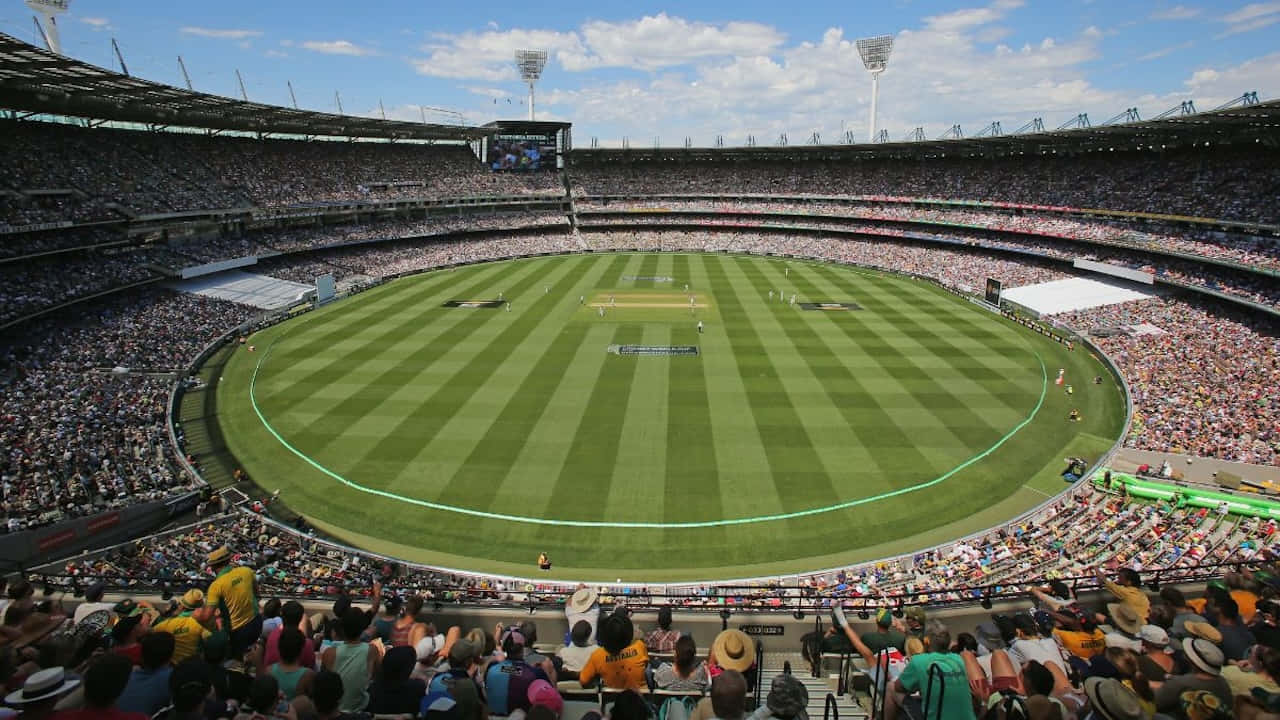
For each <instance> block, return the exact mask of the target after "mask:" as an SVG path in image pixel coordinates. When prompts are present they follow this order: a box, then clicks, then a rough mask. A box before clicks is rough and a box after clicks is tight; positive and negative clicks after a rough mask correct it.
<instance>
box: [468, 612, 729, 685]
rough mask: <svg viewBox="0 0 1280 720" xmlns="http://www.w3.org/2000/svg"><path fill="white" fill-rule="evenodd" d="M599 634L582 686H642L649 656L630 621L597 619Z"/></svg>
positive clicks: (621, 614) (609, 617) (619, 617)
mask: <svg viewBox="0 0 1280 720" xmlns="http://www.w3.org/2000/svg"><path fill="white" fill-rule="evenodd" d="M599 635H600V647H598V648H596V650H595V652H593V653H591V656H590V657H589V658H588V659H587V664H586V665H584V666H583V668H582V672H581V673H579V675H578V682H580V683H581V684H582V687H584V688H585V687H592V684H593V683H594V682H595V681H596V678H600V680H601V682H602V683H604V686H605V687H610V688H619V689H622V688H640V687H643V686H644V682H645V681H644V669H645V666H646V665H648V663H649V653H648V651H647V650H646V649H645V646H644V641H643V640H637V639H635V628H634V626H633V625H632V624H631V618H630V617H628V616H627V614H626V613H625V612H614V613H611V614H609V615H606V616H605V617H604V618H603V619H601V620H600V627H599ZM713 652H714V650H713ZM490 699H491V700H492V698H490Z"/></svg>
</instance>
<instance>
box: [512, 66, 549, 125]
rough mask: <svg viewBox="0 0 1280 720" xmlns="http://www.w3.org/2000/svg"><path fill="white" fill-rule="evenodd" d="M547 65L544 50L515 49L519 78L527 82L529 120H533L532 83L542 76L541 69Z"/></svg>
mask: <svg viewBox="0 0 1280 720" xmlns="http://www.w3.org/2000/svg"><path fill="white" fill-rule="evenodd" d="M546 66H547V51H546V50H517V51H516V69H517V70H519V71H520V79H521V80H524V81H525V82H527V83H529V120H530V122H532V121H533V85H534V83H536V82H538V78H540V77H542V69H543V68H545V67H546Z"/></svg>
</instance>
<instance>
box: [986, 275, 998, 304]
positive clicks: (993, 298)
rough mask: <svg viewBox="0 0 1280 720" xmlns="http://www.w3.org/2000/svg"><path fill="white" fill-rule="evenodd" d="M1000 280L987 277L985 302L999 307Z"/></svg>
mask: <svg viewBox="0 0 1280 720" xmlns="http://www.w3.org/2000/svg"><path fill="white" fill-rule="evenodd" d="M1000 289H1001V284H1000V281H999V280H997V279H995V278H987V296H986V298H987V302H989V303H991V304H992V305H995V306H996V307H1000Z"/></svg>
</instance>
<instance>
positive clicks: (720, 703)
mask: <svg viewBox="0 0 1280 720" xmlns="http://www.w3.org/2000/svg"><path fill="white" fill-rule="evenodd" d="M746 716H747V680H746V678H744V677H743V676H742V673H740V672H738V671H737V670H725V671H724V672H722V673H720V674H719V675H718V676H716V677H715V678H713V679H712V680H711V693H710V697H705V698H703V699H701V700H699V701H698V704H697V706H695V707H694V709H693V712H692V713H690V714H689V720H712V719H713V718H714V719H715V720H742V719H743V718H745V717H746Z"/></svg>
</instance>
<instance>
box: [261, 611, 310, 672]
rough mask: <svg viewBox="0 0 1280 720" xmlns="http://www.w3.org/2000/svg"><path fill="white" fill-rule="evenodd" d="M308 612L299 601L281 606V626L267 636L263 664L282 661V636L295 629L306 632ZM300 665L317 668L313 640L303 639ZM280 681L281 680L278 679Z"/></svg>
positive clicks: (299, 658)
mask: <svg viewBox="0 0 1280 720" xmlns="http://www.w3.org/2000/svg"><path fill="white" fill-rule="evenodd" d="M305 615H306V610H305V609H304V608H303V607H302V603H300V602H298V601H297V600H290V601H288V602H286V603H285V604H284V605H281V606H280V620H281V626H280V627H279V628H276V629H275V630H273V631H272V632H271V633H270V634H269V635H267V642H266V645H265V648H264V650H263V656H262V662H263V663H264V664H266V665H271V664H272V663H277V662H279V661H280V650H279V643H280V635H281V633H282V632H283V631H284V630H286V629H288V628H294V629H296V630H300V631H302V632H304V633H305V632H306V627H307V624H306V617H305ZM298 664H299V665H301V666H303V667H308V668H314V667H315V666H316V647H315V643H314V642H312V640H311V638H309V637H305V635H304V637H303V640H302V654H301V655H299V656H298ZM277 679H279V678H277Z"/></svg>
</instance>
